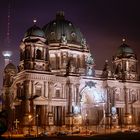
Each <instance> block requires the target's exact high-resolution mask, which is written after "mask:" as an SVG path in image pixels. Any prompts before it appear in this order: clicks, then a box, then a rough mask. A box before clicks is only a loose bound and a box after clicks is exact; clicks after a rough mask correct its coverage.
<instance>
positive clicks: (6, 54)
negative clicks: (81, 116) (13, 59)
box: [2, 51, 12, 58]
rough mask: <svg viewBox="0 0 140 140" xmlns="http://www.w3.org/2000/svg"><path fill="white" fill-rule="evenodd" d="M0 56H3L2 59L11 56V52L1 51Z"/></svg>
mask: <svg viewBox="0 0 140 140" xmlns="http://www.w3.org/2000/svg"><path fill="white" fill-rule="evenodd" d="M2 55H3V56H4V57H8V58H9V57H10V56H11V55H12V52H11V51H3V52H2Z"/></svg>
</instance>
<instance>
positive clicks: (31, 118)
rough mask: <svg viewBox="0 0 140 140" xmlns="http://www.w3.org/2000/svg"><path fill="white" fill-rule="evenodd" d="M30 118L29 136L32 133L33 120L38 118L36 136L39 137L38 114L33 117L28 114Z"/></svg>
mask: <svg viewBox="0 0 140 140" xmlns="http://www.w3.org/2000/svg"><path fill="white" fill-rule="evenodd" d="M28 118H29V136H30V134H31V121H32V120H33V119H34V118H36V136H37V137H38V114H36V116H34V117H32V115H29V116H28Z"/></svg>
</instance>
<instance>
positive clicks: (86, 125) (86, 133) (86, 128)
mask: <svg viewBox="0 0 140 140" xmlns="http://www.w3.org/2000/svg"><path fill="white" fill-rule="evenodd" d="M85 116H86V135H87V125H88V119H87V113H86V115H85Z"/></svg>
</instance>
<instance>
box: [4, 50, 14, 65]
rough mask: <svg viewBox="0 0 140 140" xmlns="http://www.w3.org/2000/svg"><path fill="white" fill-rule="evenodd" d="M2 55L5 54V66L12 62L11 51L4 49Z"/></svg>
mask: <svg viewBox="0 0 140 140" xmlns="http://www.w3.org/2000/svg"><path fill="white" fill-rule="evenodd" d="M2 55H3V56H4V61H5V66H6V65H7V64H9V63H10V57H11V55H12V52H11V51H3V52H2Z"/></svg>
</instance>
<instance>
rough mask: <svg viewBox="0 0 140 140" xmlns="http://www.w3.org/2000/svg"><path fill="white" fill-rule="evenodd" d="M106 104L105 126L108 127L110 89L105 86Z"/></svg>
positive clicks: (109, 121)
mask: <svg viewBox="0 0 140 140" xmlns="http://www.w3.org/2000/svg"><path fill="white" fill-rule="evenodd" d="M106 92H107V93H106V94H107V103H106V125H107V126H108V127H109V126H110V124H111V102H110V88H109V86H106Z"/></svg>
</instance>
